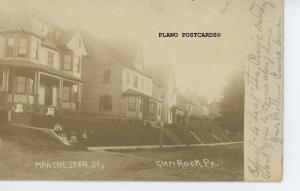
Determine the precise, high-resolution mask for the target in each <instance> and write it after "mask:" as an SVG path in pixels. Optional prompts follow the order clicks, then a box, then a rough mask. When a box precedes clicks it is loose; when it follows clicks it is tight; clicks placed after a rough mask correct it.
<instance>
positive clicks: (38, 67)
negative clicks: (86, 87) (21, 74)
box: [0, 60, 84, 82]
mask: <svg viewBox="0 0 300 191" xmlns="http://www.w3.org/2000/svg"><path fill="white" fill-rule="evenodd" d="M0 64H1V65H5V66H7V67H10V68H27V69H32V70H34V71H41V72H45V73H49V74H52V75H56V76H59V77H62V78H66V79H69V80H73V81H76V82H84V81H83V80H81V79H79V78H77V77H75V76H73V75H71V74H68V73H65V72H63V71H60V70H57V69H54V68H51V67H48V66H45V65H42V64H36V63H33V62H30V61H17V60H5V61H0Z"/></svg>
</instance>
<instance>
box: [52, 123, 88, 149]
mask: <svg viewBox="0 0 300 191" xmlns="http://www.w3.org/2000/svg"><path fill="white" fill-rule="evenodd" d="M53 130H54V132H55V133H56V134H57V135H58V136H60V137H62V138H66V139H67V141H68V142H69V143H70V145H72V146H86V145H87V144H88V142H89V141H90V140H91V137H92V134H93V130H92V129H90V130H89V131H87V130H83V131H82V133H78V132H77V133H76V132H75V131H72V132H71V134H70V136H69V139H68V138H67V136H66V134H65V133H64V131H63V128H62V126H61V124H60V123H56V124H55V125H54V129H53Z"/></svg>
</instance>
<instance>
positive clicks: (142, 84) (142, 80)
mask: <svg viewBox="0 0 300 191" xmlns="http://www.w3.org/2000/svg"><path fill="white" fill-rule="evenodd" d="M141 89H142V90H144V79H141Z"/></svg>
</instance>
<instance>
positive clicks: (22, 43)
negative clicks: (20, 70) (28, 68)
mask: <svg viewBox="0 0 300 191" xmlns="http://www.w3.org/2000/svg"><path fill="white" fill-rule="evenodd" d="M27 49H28V40H27V38H20V39H19V47H18V57H21V58H27Z"/></svg>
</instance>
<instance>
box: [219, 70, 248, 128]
mask: <svg viewBox="0 0 300 191" xmlns="http://www.w3.org/2000/svg"><path fill="white" fill-rule="evenodd" d="M244 97H245V83H244V73H243V71H242V70H236V71H234V72H232V74H231V75H230V77H229V79H228V81H227V83H226V84H225V86H224V87H223V98H222V101H221V114H222V126H223V128H224V129H228V130H229V131H230V132H231V133H233V134H237V133H240V134H243V133H244Z"/></svg>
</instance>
